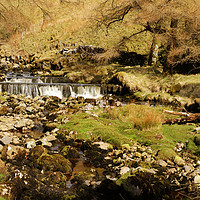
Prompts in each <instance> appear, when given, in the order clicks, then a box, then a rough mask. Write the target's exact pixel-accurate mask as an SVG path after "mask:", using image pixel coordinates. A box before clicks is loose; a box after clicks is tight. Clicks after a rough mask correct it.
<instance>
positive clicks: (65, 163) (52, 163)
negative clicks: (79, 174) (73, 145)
mask: <svg viewBox="0 0 200 200" xmlns="http://www.w3.org/2000/svg"><path fill="white" fill-rule="evenodd" d="M35 165H36V167H38V168H39V169H43V170H49V171H54V172H56V171H60V172H63V173H65V174H71V173H72V163H71V162H70V161H69V160H68V159H66V158H65V157H64V156H62V155H60V154H53V155H49V154H46V153H43V154H42V155H41V156H40V157H39V159H37V161H36V163H35Z"/></svg>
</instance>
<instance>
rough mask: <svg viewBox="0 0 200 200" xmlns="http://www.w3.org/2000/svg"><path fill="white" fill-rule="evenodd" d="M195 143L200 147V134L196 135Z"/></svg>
mask: <svg viewBox="0 0 200 200" xmlns="http://www.w3.org/2000/svg"><path fill="white" fill-rule="evenodd" d="M194 143H195V144H196V145H197V146H199V145H200V134H196V135H195V136H194Z"/></svg>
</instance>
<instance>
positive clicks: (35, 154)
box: [29, 145, 47, 161]
mask: <svg viewBox="0 0 200 200" xmlns="http://www.w3.org/2000/svg"><path fill="white" fill-rule="evenodd" d="M43 153H47V149H45V148H44V147H43V146H42V145H37V146H36V147H34V148H33V149H32V150H31V152H30V153H29V158H30V160H31V161H36V160H37V159H38V158H39V157H40V156H41V155H42V154H43Z"/></svg>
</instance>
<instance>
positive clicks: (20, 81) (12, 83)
mask: <svg viewBox="0 0 200 200" xmlns="http://www.w3.org/2000/svg"><path fill="white" fill-rule="evenodd" d="M0 91H1V92H7V93H10V94H24V95H25V96H27V97H31V98H34V97H36V96H45V95H47V96H57V97H59V98H63V97H69V96H71V97H79V96H82V97H84V98H95V99H96V98H99V97H102V94H101V87H100V86H96V85H89V84H87V85H84V84H81V85H79V84H67V83H59V84H54V83H43V82H42V80H41V79H40V78H39V77H36V78H35V77H30V76H28V77H23V76H20V77H9V78H7V79H6V81H5V82H1V83H0Z"/></svg>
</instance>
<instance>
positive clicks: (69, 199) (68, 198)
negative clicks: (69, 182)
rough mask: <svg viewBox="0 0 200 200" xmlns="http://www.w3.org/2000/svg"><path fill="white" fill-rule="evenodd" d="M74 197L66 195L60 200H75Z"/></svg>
mask: <svg viewBox="0 0 200 200" xmlns="http://www.w3.org/2000/svg"><path fill="white" fill-rule="evenodd" d="M76 198H77V197H76V195H69V194H66V195H65V196H64V197H62V200H73V199H76Z"/></svg>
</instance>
